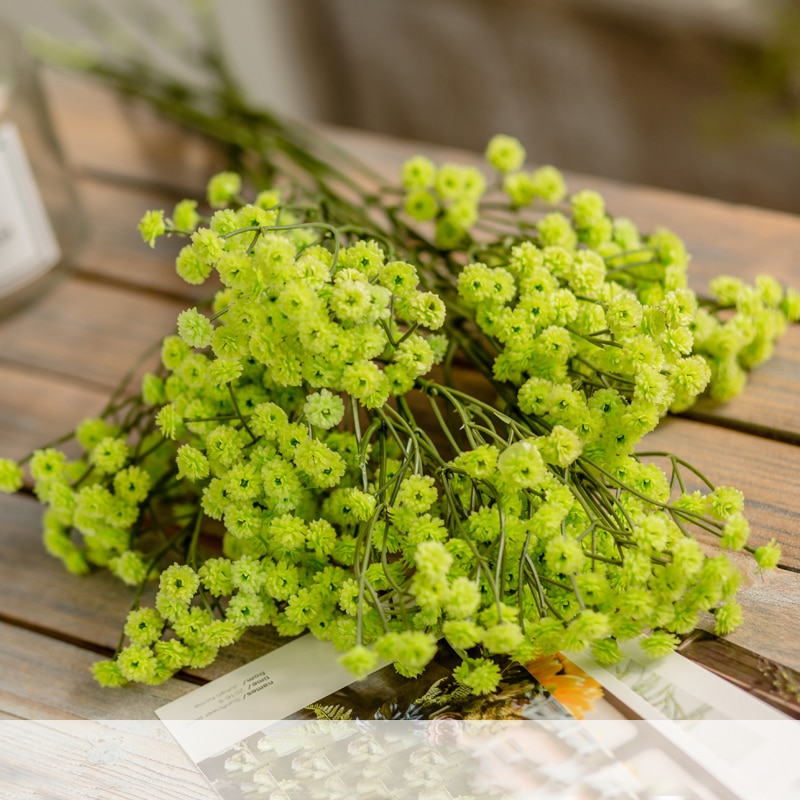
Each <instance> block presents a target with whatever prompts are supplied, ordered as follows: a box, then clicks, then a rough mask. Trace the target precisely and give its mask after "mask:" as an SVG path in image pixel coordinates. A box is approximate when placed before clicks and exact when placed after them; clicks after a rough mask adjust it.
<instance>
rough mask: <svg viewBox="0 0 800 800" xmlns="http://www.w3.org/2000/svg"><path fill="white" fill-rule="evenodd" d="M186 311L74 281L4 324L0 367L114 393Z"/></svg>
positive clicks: (176, 305) (145, 295) (146, 295)
mask: <svg viewBox="0 0 800 800" xmlns="http://www.w3.org/2000/svg"><path fill="white" fill-rule="evenodd" d="M184 308H185V304H184V303H182V302H177V301H175V300H171V299H169V298H162V297H156V296H154V295H152V294H149V293H144V292H136V291H133V290H129V291H125V292H121V291H119V290H115V289H114V288H112V287H109V286H103V285H101V284H97V283H93V282H91V281H87V280H83V279H81V278H78V277H70V278H68V279H66V280H64V281H62V282H61V283H60V284H59V285H58V286H57V287H56V288H55V289H53V290H52V291H51V292H49V293H48V294H47V295H45V296H44V297H43V298H42V299H41V300H40V301H39V302H38V303H36V304H34V305H32V306H30V308H29V309H28V310H27V311H26V312H25V313H24V314H19V315H16V316H14V317H11V318H10V319H8V320H6V321H4V322H3V323H2V324H0V353H2V357H0V363H2V362H5V363H7V364H11V365H16V366H18V367H20V368H21V367H24V368H26V369H28V370H32V371H41V372H43V373H46V374H49V375H51V376H61V377H62V378H63V379H64V380H65V381H66V382H73V383H78V384H80V385H84V386H86V385H88V386H91V387H95V388H106V389H108V390H113V389H114V388H116V386H117V384H118V383H119V382H120V380H121V379H122V378H123V376H124V375H125V374H126V373H127V372H128V371H129V370H130V369H131V367H132V366H133V365H134V364H136V362H137V361H138V360H139V359H140V358H141V356H142V354H143V352H144V351H145V350H146V349H147V348H148V347H151V346H153V345H157V344H158V343H159V342H160V341H161V339H163V337H164V336H165V335H167V334H169V333H174V332H175V324H176V319H177V316H178V314H179V312H180V311H182V310H183V309H184ZM149 363H151V364H152V363H153V362H152V359H151V361H150V362H149Z"/></svg>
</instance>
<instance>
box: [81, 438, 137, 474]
mask: <svg viewBox="0 0 800 800" xmlns="http://www.w3.org/2000/svg"><path fill="white" fill-rule="evenodd" d="M129 455H130V448H129V447H128V445H127V443H126V442H125V440H124V439H118V438H116V437H113V436H107V437H106V438H104V439H102V440H101V441H99V442H98V443H97V444H96V445H95V447H94V448H92V451H91V452H90V453H89V463H90V464H94V466H95V467H97V469H99V470H100V471H101V472H104V473H105V474H107V475H111V474H113V473H115V472H118V471H119V470H121V469H122V468H123V466H124V465H125V463H126V462H127V461H128V457H129Z"/></svg>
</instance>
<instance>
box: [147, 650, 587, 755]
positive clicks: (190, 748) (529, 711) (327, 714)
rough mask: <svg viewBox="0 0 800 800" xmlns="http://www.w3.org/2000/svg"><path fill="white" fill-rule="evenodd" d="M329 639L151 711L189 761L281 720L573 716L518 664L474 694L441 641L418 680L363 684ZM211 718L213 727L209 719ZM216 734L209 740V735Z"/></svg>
mask: <svg viewBox="0 0 800 800" xmlns="http://www.w3.org/2000/svg"><path fill="white" fill-rule="evenodd" d="M336 659H337V654H336V652H335V651H334V649H333V648H332V647H331V645H330V644H329V643H326V642H321V641H319V640H317V639H315V638H314V637H313V636H310V635H307V636H303V637H301V638H299V639H295V640H294V641H292V642H290V643H289V644H287V645H284V646H283V647H280V648H278V649H277V650H274V651H273V652H271V653H268V654H267V655H265V656H262V657H261V658H258V659H256V660H255V661H253V662H251V663H250V664H246V665H245V666H243V667H240V668H239V669H236V670H234V671H233V672H230V673H229V674H228V675H225V676H224V677H222V678H218V679H217V680H215V681H212V682H211V683H209V684H207V685H206V686H203V687H201V688H200V689H197V690H196V691H194V692H191V693H190V694H188V695H185V696H184V697H182V698H180V699H178V700H175V701H173V702H172V703H169V704H168V705H166V706H163V707H162V708H160V709H158V711H157V712H156V713H157V714H158V716H159V718H160V719H161V720H162V721H163V722H164V723H165V724H166V725H167V727H168V728H169V729H170V731H172V733H173V735H174V736H175V738H176V739H177V740H178V741H179V742H180V743H181V745H182V746H183V747H184V749H185V750H186V751H187V752H188V753H189V755H190V756H191V757H192V758H193V759H194V760H196V761H197V760H201V759H203V758H205V757H207V756H209V755H211V754H213V753H214V752H216V750H217V749H218V744H217V742H218V741H219V739H218V738H217V737H218V736H221V737H225V739H226V740H227V741H228V742H230V741H235V739H231V738H230V737H232V736H233V737H236V736H238V737H244V736H247V735H249V734H251V733H253V732H254V731H258V730H260V729H261V728H262V727H264V726H265V724H266V723H267V722H269V721H277V720H281V719H289V718H291V719H320V718H322V719H326V720H334V719H336V720H348V719H360V720H365V719H377V720H386V719H394V720H398V719H431V718H433V717H439V716H443V715H447V716H448V717H449V718H451V719H454V718H459V719H474V718H480V719H492V718H494V719H496V718H503V719H532V718H537V719H572V715H571V714H570V713H569V712H568V711H567V710H566V708H565V707H564V706H563V705H561V703H559V702H558V701H557V700H556V699H554V698H553V697H552V696H551V695H550V694H549V693H547V692H545V691H544V690H543V689H542V687H541V685H540V684H539V682H538V681H537V680H536V679H535V678H534V677H533V676H532V675H531V674H530V673H528V672H526V671H525V670H524V669H523V668H521V667H518V666H513V665H508V666H507V667H506V668H505V669H504V674H503V680H502V681H501V685H500V687H499V689H498V691H497V692H496V693H494V694H492V695H489V696H487V697H483V698H480V699H476V698H474V697H472V696H471V695H467V693H466V692H464V691H463V690H460V689H459V687H458V686H457V684H456V682H455V680H454V679H453V677H452V671H453V669H454V668H455V667H456V666H457V665H458V663H459V661H460V659H458V657H457V656H456V655H455V654H454V653H453V652H452V651H451V650H450V649H449V648H447V647H446V646H444V645H443V646H441V647H440V649H439V653H438V654H437V657H436V658H435V659H434V661H433V662H432V663H431V664H430V665H429V666H428V668H426V670H425V672H424V673H423V674H422V675H421V676H420V677H419V678H416V679H413V680H407V679H404V678H402V677H400V676H399V675H397V673H396V672H395V670H394V668H393V667H391V666H387V665H385V664H384V665H381V666H379V667H378V668H377V669H376V670H375V671H374V672H373V673H372V674H371V675H369V676H368V677H367V678H365V679H364V680H362V681H353V676H352V674H351V673H349V672H347V671H346V670H345V669H344V668H343V667H342V666H340V665H339V664H338V663H337V660H336ZM207 723H213V724H211V725H210V724H207ZM209 731H214V736H213V737H209V736H208V732H209Z"/></svg>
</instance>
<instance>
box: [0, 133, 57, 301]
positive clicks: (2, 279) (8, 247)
mask: <svg viewBox="0 0 800 800" xmlns="http://www.w3.org/2000/svg"><path fill="white" fill-rule="evenodd" d="M60 258H61V251H60V249H59V246H58V241H57V240H56V237H55V234H54V232H53V228H52V226H51V224H50V220H49V219H48V216H47V212H46V210H45V207H44V203H43V202H42V198H41V196H40V194H39V189H38V187H37V186H36V181H35V180H34V177H33V173H32V171H31V168H30V164H29V163H28V158H27V156H26V154H25V149H24V147H23V146H22V141H21V140H20V137H19V134H18V132H17V128H16V126H15V125H14V124H13V123H11V122H6V123H3V124H0V295H2V294H7V293H9V292H11V291H13V290H15V289H17V288H19V287H21V286H24V285H25V284H27V283H30V282H32V281H34V280H35V279H36V278H38V277H40V276H41V275H43V274H44V273H45V272H47V270H49V269H50V268H51V267H53V266H55V265H56V264H57V263H58V261H59V259H60Z"/></svg>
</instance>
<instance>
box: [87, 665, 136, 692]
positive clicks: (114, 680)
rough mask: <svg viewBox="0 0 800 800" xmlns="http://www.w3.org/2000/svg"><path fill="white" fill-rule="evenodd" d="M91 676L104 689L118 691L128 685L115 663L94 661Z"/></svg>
mask: <svg viewBox="0 0 800 800" xmlns="http://www.w3.org/2000/svg"><path fill="white" fill-rule="evenodd" d="M92 675H93V676H94V679H95V680H96V681H97V682H98V683H99V684H100V685H101V686H105V687H110V688H114V689H118V688H119V687H120V686H125V685H126V684H127V683H128V679H127V678H126V677H125V676H124V675H123V674H122V672H121V670H120V668H119V664H118V663H117V662H116V661H111V660H105V661H95V663H94V664H92Z"/></svg>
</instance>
